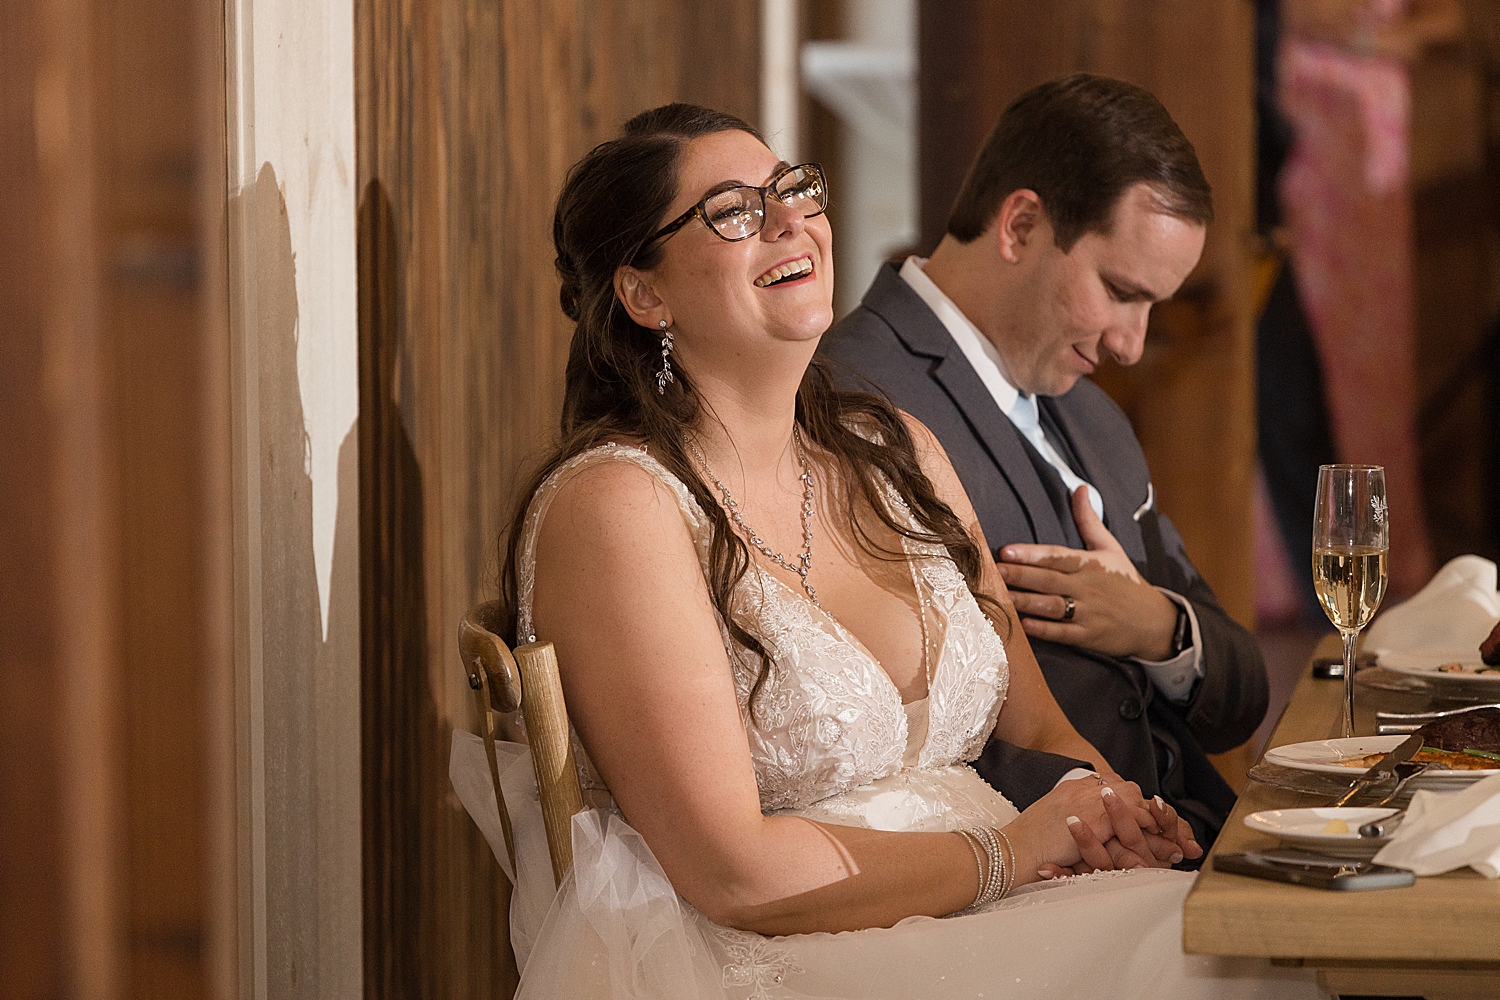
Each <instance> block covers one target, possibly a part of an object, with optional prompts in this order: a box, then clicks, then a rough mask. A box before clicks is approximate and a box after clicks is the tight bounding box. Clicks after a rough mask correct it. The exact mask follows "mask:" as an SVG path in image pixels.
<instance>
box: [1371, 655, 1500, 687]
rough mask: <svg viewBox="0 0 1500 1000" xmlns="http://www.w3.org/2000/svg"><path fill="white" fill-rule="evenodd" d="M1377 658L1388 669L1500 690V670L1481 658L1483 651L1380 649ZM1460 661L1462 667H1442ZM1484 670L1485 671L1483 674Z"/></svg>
mask: <svg viewBox="0 0 1500 1000" xmlns="http://www.w3.org/2000/svg"><path fill="white" fill-rule="evenodd" d="M1375 658H1376V661H1377V662H1378V663H1379V664H1380V665H1381V666H1382V667H1385V668H1386V669H1387V670H1394V671H1395V672H1396V673H1398V674H1410V675H1412V676H1414V677H1422V678H1425V679H1427V680H1429V681H1432V682H1435V683H1439V684H1448V685H1452V686H1454V687H1477V686H1483V687H1493V688H1495V689H1497V690H1500V670H1496V669H1495V668H1494V667H1491V666H1488V665H1487V664H1486V663H1485V662H1484V661H1483V660H1481V659H1480V658H1479V650H1477V649H1465V648H1462V647H1460V648H1454V649H1445V648H1441V647H1432V648H1429V649H1400V650H1398V649H1377V650H1375ZM1455 663H1456V664H1458V665H1459V667H1460V668H1461V669H1459V670H1439V669H1438V668H1439V667H1443V666H1448V665H1449V664H1455ZM1480 671H1484V673H1480Z"/></svg>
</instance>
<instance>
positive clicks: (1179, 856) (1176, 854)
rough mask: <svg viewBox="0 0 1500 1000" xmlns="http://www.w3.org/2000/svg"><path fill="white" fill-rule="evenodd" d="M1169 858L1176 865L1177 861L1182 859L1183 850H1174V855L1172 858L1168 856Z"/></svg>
mask: <svg viewBox="0 0 1500 1000" xmlns="http://www.w3.org/2000/svg"><path fill="white" fill-rule="evenodd" d="M1167 860H1168V861H1170V862H1172V864H1174V865H1175V864H1176V863H1177V862H1179V861H1181V860H1182V852H1181V851H1173V852H1172V856H1171V857H1170V858H1168V859H1167Z"/></svg>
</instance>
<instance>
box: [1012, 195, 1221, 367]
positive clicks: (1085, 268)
mask: <svg viewBox="0 0 1500 1000" xmlns="http://www.w3.org/2000/svg"><path fill="white" fill-rule="evenodd" d="M1205 232H1206V231H1205V229H1204V227H1203V226H1200V225H1198V224H1197V223H1195V222H1189V221H1187V220H1185V219H1180V218H1178V217H1177V216H1175V215H1169V214H1167V213H1166V212H1164V211H1162V209H1161V203H1160V202H1159V201H1158V199H1157V198H1156V196H1155V195H1154V194H1153V192H1152V190H1151V189H1150V187H1148V186H1147V185H1145V184H1137V185H1135V186H1133V187H1131V188H1129V189H1127V190H1126V192H1125V193H1124V194H1123V195H1121V196H1120V200H1119V202H1117V203H1116V205H1115V209H1114V217H1113V223H1112V225H1111V226H1110V228H1109V232H1108V234H1104V233H1092V232H1091V233H1085V234H1084V235H1083V236H1082V237H1080V238H1079V239H1078V241H1077V242H1076V243H1074V244H1073V247H1072V249H1071V250H1069V251H1068V252H1067V253H1063V252H1062V251H1061V250H1060V249H1058V246H1057V243H1056V242H1055V241H1054V240H1053V235H1052V226H1051V223H1050V222H1048V221H1047V220H1046V218H1045V213H1043V218H1042V221H1041V223H1040V224H1039V225H1037V226H1036V228H1035V229H1034V230H1033V231H1032V234H1031V238H1029V239H1028V240H1027V245H1026V248H1025V251H1024V252H1023V256H1022V259H1021V261H1020V263H1021V264H1022V266H1023V268H1024V269H1025V270H1024V272H1023V280H1022V289H1023V292H1024V294H1022V295H1021V296H1019V297H1018V298H1017V299H1016V301H1015V308H1014V309H1012V310H1009V311H1008V315H1007V316H1006V318H1005V321H1004V328H1003V329H1002V330H1000V331H997V332H998V333H999V335H1000V337H1001V338H1002V340H1003V341H1004V342H1003V343H1002V342H997V343H996V345H995V346H996V349H997V350H999V352H1000V356H1001V357H1002V358H1003V359H1004V361H1005V365H1006V368H1007V369H1008V371H1009V374H1010V376H1011V378H1012V379H1013V380H1014V381H1015V384H1016V387H1017V388H1019V389H1021V390H1023V391H1025V392H1031V393H1038V394H1040V395H1044V396H1060V395H1062V394H1063V393H1065V392H1067V391H1068V390H1069V389H1071V388H1073V386H1074V384H1075V383H1076V382H1077V381H1078V379H1079V378H1080V377H1081V376H1084V375H1088V374H1090V373H1091V372H1093V370H1094V369H1095V368H1096V367H1097V366H1098V364H1099V362H1100V361H1101V360H1103V359H1104V358H1106V357H1109V358H1113V359H1114V360H1115V361H1117V362H1119V363H1120V364H1122V365H1133V364H1135V363H1136V362H1137V361H1139V360H1140V358H1141V352H1142V350H1143V349H1144V347H1145V343H1146V317H1147V315H1148V314H1149V313H1150V311H1151V306H1152V305H1153V304H1155V303H1157V302H1160V301H1162V300H1163V299H1166V298H1170V297H1171V296H1172V295H1173V293H1175V292H1176V291H1177V289H1178V288H1179V287H1180V286H1181V285H1182V282H1183V280H1184V279H1186V278H1187V276H1188V274H1189V272H1191V271H1192V270H1193V268H1194V267H1196V266H1197V264H1198V258H1199V256H1201V255H1202V253H1203V240H1204V236H1205Z"/></svg>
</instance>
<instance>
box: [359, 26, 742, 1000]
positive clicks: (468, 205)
mask: <svg viewBox="0 0 1500 1000" xmlns="http://www.w3.org/2000/svg"><path fill="white" fill-rule="evenodd" d="M757 12H758V7H757V5H754V4H748V3H747V4H722V5H716V4H698V3H694V2H692V0H656V2H650V3H641V2H629V0H562V2H556V3H546V4H521V3H502V2H500V0H467V2H463V0H444V2H438V3H430V4H428V3H419V2H416V0H376V2H374V3H371V4H361V5H357V7H356V73H357V81H358V82H357V104H358V137H357V141H358V190H359V192H360V193H359V251H360V312H361V315H360V329H361V332H360V337H361V344H360V354H361V358H360V366H361V381H360V481H361V490H360V492H361V542H360V548H361V562H362V581H361V599H362V610H361V619H362V625H361V627H362V630H363V632H362V649H363V653H362V657H363V663H364V665H363V673H364V681H363V692H362V702H363V716H364V720H363V733H364V761H365V762H364V782H363V784H364V809H365V908H366V917H365V955H366V962H365V990H366V994H367V995H369V996H371V997H393V998H394V997H411V996H438V997H480V996H483V997H494V996H501V995H507V994H508V993H509V991H510V990H511V989H513V987H514V981H515V970H514V967H513V965H512V964H511V955H510V950H509V945H508V940H507V936H506V922H505V913H506V906H507V889H506V886H505V885H504V877H503V875H501V873H500V871H499V868H498V866H496V864H495V863H494V860H493V858H492V857H491V856H490V854H489V851H488V848H487V847H486V846H485V844H484V842H483V840H482V839H481V838H480V837H479V835H478V833H477V831H476V829H475V828H474V826H473V824H472V823H471V822H470V820H469V819H468V817H467V816H466V815H465V814H464V812H463V810H462V807H461V806H460V805H459V804H458V802H457V801H456V799H455V798H454V796H453V795H452V793H451V791H450V788H449V784H448V777H447V768H448V744H449V738H450V736H449V734H450V732H451V730H452V729H453V728H454V727H463V728H470V729H472V728H473V725H474V720H473V719H472V717H471V714H470V701H469V695H468V691H467V689H466V687H465V686H464V682H463V675H462V673H461V671H460V667H459V663H458V656H457V648H456V642H455V638H454V636H455V630H456V628H457V623H458V618H459V615H460V614H461V613H462V612H463V611H464V610H465V609H467V608H468V607H469V606H471V605H472V604H474V603H476V602H478V601H480V600H485V599H488V598H490V597H492V596H493V595H494V592H495V583H496V569H497V563H496V548H495V544H496V539H497V536H498V533H499V531H500V530H501V528H502V526H503V525H504V524H505V523H507V517H508V514H509V511H510V508H511V504H512V503H513V502H514V499H515V498H514V497H513V496H512V489H513V486H514V484H515V483H516V481H517V479H518V478H519V476H520V475H521V474H522V472H523V470H524V469H525V468H526V467H527V465H528V463H529V462H531V461H534V460H535V459H536V458H537V457H538V456H539V452H540V450H541V448H542V447H543V446H544V445H545V444H546V443H547V442H549V441H550V440H551V439H552V437H553V434H554V432H555V427H556V422H557V416H558V413H559V411H560V404H561V399H560V391H561V373H562V366H563V363H564V360H565V357H566V351H567V344H568V339H569V336H570V335H571V328H570V325H569V324H568V323H567V321H566V320H565V318H564V317H563V315H562V313H561V311H560V309H559V307H558V302H557V288H558V285H557V279H556V276H555V273H554V270H553V252H552V248H551V218H552V203H553V200H554V198H555V197H556V193H557V190H558V187H559V185H560V183H561V179H562V176H563V173H564V171H565V170H566V169H567V167H568V166H569V165H570V164H571V163H572V162H573V161H574V160H576V159H577V158H578V157H579V156H580V155H582V154H583V153H584V152H585V151H587V150H588V149H589V147H590V146H592V145H593V144H595V143H596V142H599V141H601V140H603V139H605V138H608V137H610V136H611V135H612V134H614V133H615V132H616V130H617V129H618V126H619V125H620V124H621V123H622V122H623V121H624V120H625V119H626V118H627V117H629V116H630V115H631V114H633V113H635V112H636V111H639V110H641V109H644V108H646V107H650V106H653V105H656V104H660V103H664V102H666V101H669V100H677V99H682V100H692V101H696V102H698V103H708V104H712V105H714V106H717V107H720V108H723V109H724V110H728V111H733V112H736V113H739V114H741V115H744V116H746V117H747V118H749V119H750V120H752V121H753V120H754V118H755V115H756V110H757V94H758V85H759V26H758V14H757Z"/></svg>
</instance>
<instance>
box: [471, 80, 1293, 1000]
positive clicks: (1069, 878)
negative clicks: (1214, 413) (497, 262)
mask: <svg viewBox="0 0 1500 1000" xmlns="http://www.w3.org/2000/svg"><path fill="white" fill-rule="evenodd" d="M827 200H828V194H827V188H826V184H825V182H824V178H823V176H822V172H821V170H820V169H819V168H817V167H816V166H815V165H803V166H789V165H787V164H785V163H781V162H778V161H777V157H776V155H775V154H774V153H772V152H771V151H770V150H769V149H768V148H767V147H766V145H765V144H764V143H763V142H762V141H761V140H760V138H759V136H758V135H757V134H756V133H755V131H754V130H753V129H751V128H750V127H749V126H748V125H746V124H745V123H743V122H741V121H739V120H738V119H735V118H733V117H730V116H727V115H723V114H719V113H716V112H712V111H708V110H706V109H703V108H697V107H691V106H688V105H669V106H666V107H662V108H657V109H655V110H653V111H648V112H645V113H643V114H641V115H639V116H637V117H636V118H635V119H633V120H632V121H631V122H629V123H628V124H627V125H626V127H625V131H624V135H623V136H622V137H621V138H619V139H616V140H614V141H611V142H606V143H604V144H602V145H600V146H599V147H597V148H595V149H594V150H593V151H592V152H591V153H589V154H588V155H587V156H585V157H584V158H583V160H581V161H580V162H579V163H578V164H577V165H575V166H574V168H573V169H572V171H571V173H570V174H569V176H568V178H567V182H566V184H565V186H564V188H563V191H562V193H561V195H560V196H559V199H558V204H557V212H556V217H555V220H554V226H553V232H554V240H555V243H556V248H557V266H558V270H559V272H560V273H561V276H562V281H563V286H562V305H563V309H564V311H565V312H566V313H567V314H568V315H569V316H570V317H571V318H572V319H574V320H575V321H576V322H577V330H576V332H575V334H574V337H573V342H572V349H571V353H570V356H569V359H568V366H567V376H566V394H565V400H564V408H563V435H562V443H561V445H560V447H559V449H558V450H557V451H556V452H555V453H554V454H553V456H552V457H551V459H550V460H549V461H547V462H546V463H545V464H544V466H543V467H542V468H541V470H540V471H539V472H538V474H537V476H536V478H535V480H534V481H533V483H532V488H531V489H530V490H529V491H528V492H527V494H526V495H527V496H529V497H530V501H529V504H528V505H526V506H525V507H524V509H522V510H521V511H520V512H519V514H518V516H517V518H516V521H515V523H514V525H513V527H512V531H511V534H510V536H509V550H508V557H507V559H506V564H505V566H504V570H503V574H504V579H503V585H502V590H503V594H502V597H503V600H504V601H505V602H506V606H507V607H508V608H509V609H511V611H512V612H513V614H514V617H515V626H516V638H517V640H518V641H520V642H526V641H530V640H533V639H536V638H538V637H539V638H541V639H544V640H546V641H550V642H552V643H553V644H554V645H555V647H556V650H557V655H558V660H559V663H560V667H561V671H562V679H563V686H564V690H565V693H566V696H567V702H568V710H569V715H570V716H571V719H572V722H573V725H574V728H575V730H576V734H577V739H578V742H579V744H580V747H581V751H582V752H581V753H580V755H579V766H580V770H581V771H582V777H583V781H584V786H585V788H586V789H588V790H589V794H590V796H591V797H592V799H593V800H594V801H596V802H598V803H599V804H600V805H601V808H598V809H594V810H589V811H586V812H584V813H582V814H580V816H578V817H576V818H575V822H574V868H573V871H572V873H571V874H570V875H569V876H568V878H567V879H566V880H565V881H564V883H563V886H562V888H561V889H560V890H558V891H557V892H556V893H555V894H554V893H553V891H552V884H551V872H550V869H549V868H548V867H547V865H546V862H545V860H544V856H543V857H542V858H538V857H536V855H535V852H533V855H532V858H533V861H534V862H535V861H540V863H530V864H523V865H522V870H521V871H520V872H519V879H520V884H519V885H518V886H517V897H516V900H517V902H516V903H515V904H514V909H513V935H514V938H515V940H516V942H517V946H518V953H520V954H519V959H520V961H521V962H522V963H523V975H522V979H521V985H520V989H519V993H518V997H521V998H523V1000H530V998H537V997H557V998H564V997H566V998H574V997H601V998H602V997H621V998H623V997H631V998H637V997H640V998H645V997H653V998H655V997H662V998H666V997H709V996H712V997H730V998H736V1000H743V998H770V997H798V998H801V997H848V998H884V997H890V998H897V997H902V998H904V997H914V996H933V997H975V996H986V997H998V996H1012V995H1014V996H1026V997H1041V996H1054V995H1055V996H1067V997H1074V998H1076V997H1085V996H1110V997H1125V996H1135V995H1141V996H1146V995H1150V996H1151V997H1154V998H1155V997H1172V996H1205V997H1207V996H1213V997H1219V996H1287V995H1302V994H1305V995H1307V996H1316V995H1317V994H1316V992H1315V991H1314V990H1313V988H1312V986H1311V984H1310V983H1308V982H1307V981H1305V980H1303V979H1298V978H1296V977H1295V976H1293V975H1292V974H1290V973H1288V974H1287V976H1286V977H1285V978H1281V979H1273V978H1271V976H1272V973H1273V970H1271V969H1270V968H1269V967H1268V966H1266V965H1265V964H1264V963H1249V962H1244V961H1227V960H1219V959H1210V958H1197V957H1191V956H1184V955H1183V954H1182V950H1181V946H1180V943H1179V942H1180V936H1181V912H1182V900H1183V896H1184V895H1185V894H1186V892H1187V891H1188V889H1189V888H1190V887H1191V885H1192V881H1193V876H1192V875H1191V874H1188V873H1184V872H1178V871H1173V870H1170V869H1169V868H1167V867H1166V866H1168V865H1170V864H1172V863H1174V862H1176V861H1180V860H1182V858H1183V857H1189V858H1192V857H1198V856H1200V855H1201V848H1200V847H1199V846H1198V845H1197V844H1196V843H1194V842H1193V840H1192V836H1191V832H1190V831H1189V828H1188V825H1187V824H1186V823H1185V822H1180V821H1179V820H1178V818H1177V816H1176V814H1175V813H1174V812H1173V811H1172V809H1171V807H1169V806H1166V805H1165V804H1164V803H1162V802H1161V801H1160V800H1159V799H1154V800H1152V801H1143V800H1142V798H1141V796H1140V794H1139V790H1138V789H1137V788H1136V786H1134V785H1133V784H1131V783H1129V782H1126V781H1124V780H1122V779H1120V778H1119V777H1118V776H1117V775H1115V774H1114V773H1113V772H1112V771H1111V770H1110V769H1109V767H1108V765H1107V763H1106V762H1105V761H1104V760H1103V759H1102V757H1101V756H1100V755H1099V754H1098V753H1097V752H1096V751H1095V750H1094V748H1093V747H1092V746H1090V745H1089V744H1088V743H1087V742H1085V741H1084V740H1083V739H1082V738H1081V737H1080V736H1079V735H1078V734H1077V733H1076V732H1075V731H1074V730H1073V728H1072V726H1071V725H1070V724H1069V723H1068V721H1067V718H1066V717H1065V716H1064V715H1063V713H1062V712H1061V710H1060V709H1059V708H1058V706H1057V704H1056V702H1054V701H1053V699H1052V696H1051V694H1050V693H1049V692H1048V689H1047V687H1046V684H1045V682H1044V681H1043V679H1042V676H1041V673H1040V670H1039V668H1038V667H1037V664H1036V661H1035V659H1034V658H1033V656H1032V653H1031V651H1030V649H1029V647H1028V646H1027V643H1026V639H1025V635H1024V633H1023V631H1022V630H1021V628H1020V627H1019V625H1018V621H1017V618H1016V614H1015V611H1014V609H1013V607H1012V606H1011V603H1010V601H1009V599H1008V597H1007V594H1006V590H1005V586H1004V584H1003V583H1002V582H1001V580H1000V577H999V574H998V573H997V571H996V569H995V566H994V564H993V562H992V561H991V558H990V555H989V551H990V549H989V546H988V545H987V544H986V542H985V540H984V538H983V537H982V536H981V533H980V529H979V525H978V523H977V519H976V518H975V515H974V512H973V509H972V508H971V506H970V503H969V500H968V499H967V497H965V495H964V492H963V490H962V488H961V487H960V485H959V482H958V478H957V476H956V475H955V474H954V472H953V469H952V468H951V466H950V465H949V463H948V460H947V458H946V457H945V456H944V454H943V451H942V449H941V447H940V446H939V445H938V443H937V442H936V440H935V439H934V438H933V437H932V435H931V434H930V433H929V432H928V431H927V430H926V429H925V428H924V427H922V426H921V425H920V424H918V423H917V422H915V421H914V420H912V419H911V418H909V417H907V416H905V415H903V414H901V413H899V412H897V411H896V410H895V409H894V408H893V407H891V406H890V405H889V404H888V403H885V402H884V401H882V400H879V399H876V398H874V397H871V396H865V395H854V394H847V393H841V392H838V391H837V390H835V389H834V388H833V385H832V383H831V381H830V379H829V377H828V375H827V373H826V372H825V370H824V368H823V366H822V362H821V361H818V360H815V359H814V357H813V352H814V349H815V348H816V347H817V344H818V340H819V337H820V336H821V335H822V333H823V332H824V330H826V329H827V328H828V326H829V325H830V323H831V322H832V319H833V313H832V298H833V256H832V235H831V230H830V226H829V223H828V218H827V216H826V215H824V214H823V212H824V208H825V207H826V205H827ZM991 735H994V736H995V737H998V738H1000V739H1004V740H1006V741H1008V742H1010V743H1012V744H1016V745H1018V746H1021V747H1026V748H1031V749H1035V750H1043V751H1050V752H1053V753H1059V754H1064V755H1066V756H1069V757H1074V758H1078V759H1081V760H1087V761H1094V762H1097V766H1098V768H1099V770H1098V774H1097V776H1095V775H1090V776H1089V777H1087V778H1083V779H1079V780H1071V781H1063V782H1060V783H1059V784H1058V786H1057V787H1056V788H1055V789H1054V790H1053V791H1051V792H1050V793H1049V794H1047V795H1046V796H1044V797H1043V798H1042V799H1041V800H1039V801H1038V802H1036V803H1035V804H1033V805H1031V806H1030V807H1028V808H1027V809H1026V810H1025V811H1022V812H1017V810H1016V809H1015V807H1014V806H1013V805H1012V804H1011V803H1010V802H1009V801H1007V800H1006V799H1005V798H1004V797H1003V796H1002V795H1001V794H1000V793H998V792H996V791H994V790H993V789H991V788H990V787H989V786H988V785H987V784H985V783H984V781H982V780H981V779H980V778H979V777H978V776H977V775H976V774H975V773H974V772H973V771H972V770H971V769H970V768H968V767H967V766H966V764H965V762H966V761H968V760H972V759H974V758H975V757H976V756H978V754H979V753H980V751H981V750H982V749H983V747H984V745H985V742H986V740H987V739H988V738H989V737H990V736H991ZM482 760H483V758H482V756H481V757H480V761H481V763H480V765H479V766H480V767H484V766H485V765H484V764H483V763H482ZM521 773H522V772H521V771H520V770H519V769H517V768H512V769H511V771H510V772H509V776H508V780H509V781H512V782H514V781H515V780H516V777H517V775H519V774H521ZM533 794H534V791H533ZM510 797H511V796H509V795H508V796H507V798H508V799H509V798H510ZM528 816H529V817H530V820H529V821H528V819H527V817H528ZM538 822H539V817H538V816H537V815H536V814H534V813H528V812H525V810H522V811H521V813H520V814H519V815H518V817H517V823H518V825H519V826H520V827H522V828H523V829H522V830H521V831H520V834H519V837H520V840H521V842H522V844H523V848H524V846H525V844H526V843H531V844H533V845H534V844H535V843H536V842H537V840H536V838H537V837H539V836H540V833H539V832H538V831H537V824H538ZM528 838H529V840H528ZM524 857H525V850H523V858H524ZM1095 872H1097V874H1091V873H1095ZM528 900H530V901H531V902H530V903H529V904H528V903H527V901H528ZM543 913H545V917H544V918H543V916H542V915H543ZM950 915H956V916H953V919H948V920H938V919H934V918H939V917H944V916H950ZM1277 971H1279V970H1277ZM1289 991H1290V993H1289Z"/></svg>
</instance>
